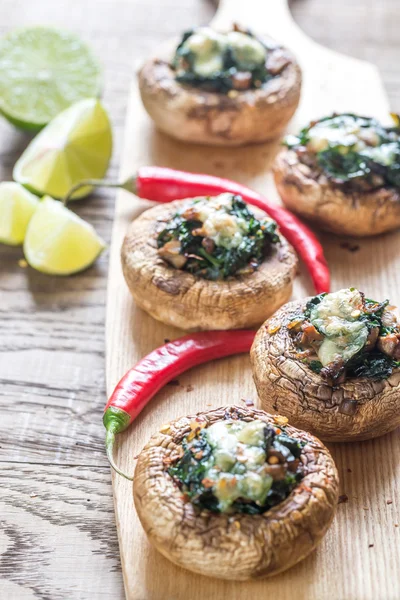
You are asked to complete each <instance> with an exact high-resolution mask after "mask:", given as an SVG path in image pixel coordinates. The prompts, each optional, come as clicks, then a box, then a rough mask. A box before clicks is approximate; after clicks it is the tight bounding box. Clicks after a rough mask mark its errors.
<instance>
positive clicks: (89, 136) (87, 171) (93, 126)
mask: <svg viewBox="0 0 400 600" xmlns="http://www.w3.org/2000/svg"><path fill="white" fill-rule="evenodd" d="M111 151H112V133H111V125H110V121H109V118H108V115H107V113H106V111H105V109H104V108H103V106H102V104H101V103H100V102H99V100H96V99H95V98H88V99H86V100H81V101H80V102H77V103H76V104H73V105H72V106H70V107H69V108H67V109H66V110H65V111H63V112H62V113H60V114H59V115H58V116H57V117H56V118H55V119H53V121H51V123H49V124H48V125H47V126H46V127H45V128H44V129H43V130H42V131H41V132H40V133H39V134H38V135H37V136H36V137H35V138H34V139H33V140H32V141H31V143H30V144H29V146H28V147H27V148H26V150H25V152H24V153H23V154H22V156H21V157H20V159H19V160H18V161H17V162H16V164H15V167H14V171H13V177H14V179H15V181H18V183H21V184H22V185H25V186H26V187H27V188H28V189H30V190H31V191H32V192H34V193H36V194H39V195H40V196H44V195H49V196H52V197H53V198H63V197H64V196H65V195H66V193H67V192H68V190H70V188H71V187H72V186H73V185H75V184H76V183H78V182H79V181H82V179H101V178H102V177H104V175H105V173H106V171H107V167H108V163H109V162H110V157H111ZM90 191H91V188H90V187H84V188H82V189H80V190H79V191H78V192H77V193H76V194H74V196H73V198H83V197H84V196H87V195H88V194H89V193H90Z"/></svg>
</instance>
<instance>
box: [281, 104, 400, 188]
mask: <svg viewBox="0 0 400 600" xmlns="http://www.w3.org/2000/svg"><path fill="white" fill-rule="evenodd" d="M392 117H393V120H394V125H393V126H392V127H384V126H383V125H381V124H380V123H379V121H377V120H376V119H373V118H367V117H360V116H357V115H355V114H351V113H344V114H340V115H336V114H334V115H332V116H329V117H324V118H323V119H320V120H319V121H314V122H312V123H311V124H310V125H308V126H307V127H305V128H304V129H302V130H301V131H300V133H299V135H298V136H293V135H290V136H287V138H286V140H285V142H284V143H285V145H286V146H287V147H288V148H290V149H292V150H294V151H295V152H296V153H297V155H298V158H299V160H300V161H301V162H303V163H305V164H307V165H308V166H310V167H311V168H313V169H314V172H315V174H316V176H318V174H319V173H323V174H324V175H325V176H326V177H327V178H328V179H329V180H330V181H331V182H332V183H334V184H337V185H343V186H345V187H348V188H350V189H360V190H364V191H370V190H374V189H378V188H380V187H392V188H400V118H399V116H398V115H392Z"/></svg>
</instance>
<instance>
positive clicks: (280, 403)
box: [251, 288, 400, 442]
mask: <svg viewBox="0 0 400 600" xmlns="http://www.w3.org/2000/svg"><path fill="white" fill-rule="evenodd" d="M251 361H252V368H253V376H254V381H255V384H256V387H257V391H258V395H259V397H260V399H261V406H262V408H264V409H265V410H269V411H275V412H279V413H280V414H282V415H285V416H286V417H288V418H289V420H290V422H291V423H293V424H294V425H295V426H296V427H301V428H303V429H306V430H307V431H311V432H312V433H314V434H315V435H317V436H318V437H320V438H321V439H323V440H326V441H328V440H329V441H335V442H341V441H343V442H347V441H353V440H367V439H370V438H374V437H377V436H379V435H383V434H385V433H388V432H389V431H392V430H393V429H395V428H396V427H398V426H399V425H400V324H399V321H398V319H397V316H396V314H395V313H394V307H393V306H389V302H388V301H387V300H385V301H384V302H376V301H375V300H371V299H369V298H366V297H365V296H364V294H363V293H362V292H360V291H358V290H356V289H355V288H350V289H344V290H340V291H338V292H333V293H331V294H320V295H319V296H314V297H313V298H310V299H308V300H304V301H301V302H290V303H289V304H286V305H285V306H283V307H282V308H281V309H280V310H278V312H277V313H276V314H275V315H274V316H273V317H272V318H271V319H270V320H268V321H267V322H266V323H264V325H263V326H262V327H261V329H260V330H259V331H258V333H257V335H256V338H255V340H254V343H253V347H252V349H251Z"/></svg>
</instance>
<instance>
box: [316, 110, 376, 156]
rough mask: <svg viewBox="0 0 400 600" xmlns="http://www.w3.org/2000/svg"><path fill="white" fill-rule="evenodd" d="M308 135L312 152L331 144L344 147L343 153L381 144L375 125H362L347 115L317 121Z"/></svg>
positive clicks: (326, 147)
mask: <svg viewBox="0 0 400 600" xmlns="http://www.w3.org/2000/svg"><path fill="white" fill-rule="evenodd" d="M308 135H309V138H310V141H309V143H308V145H307V147H308V149H309V150H311V151H312V152H322V151H323V150H327V149H328V148H329V147H330V146H340V147H342V150H343V153H346V151H348V150H349V149H352V150H355V151H357V152H361V151H362V150H364V149H366V148H368V147H370V146H378V145H379V136H378V134H377V133H376V132H375V130H374V128H373V127H360V125H359V124H358V123H357V121H356V120H354V119H352V118H351V117H345V116H342V117H340V119H338V118H332V119H331V120H329V121H321V122H320V123H317V124H316V125H314V127H311V129H310V130H309V133H308Z"/></svg>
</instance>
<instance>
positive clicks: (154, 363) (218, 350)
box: [103, 329, 256, 480]
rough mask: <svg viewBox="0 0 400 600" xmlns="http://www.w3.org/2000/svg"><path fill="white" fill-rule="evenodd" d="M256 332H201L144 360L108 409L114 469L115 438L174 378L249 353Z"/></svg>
mask: <svg viewBox="0 0 400 600" xmlns="http://www.w3.org/2000/svg"><path fill="white" fill-rule="evenodd" d="M255 334H256V332H255V331H251V330H248V329H238V330H231V331H200V332H198V333H192V334H189V335H185V336H183V337H181V338H178V339H177V340H174V341H173V342H168V343H166V344H164V346H161V347H160V348H157V349H156V350H153V352H150V354H148V355H147V356H145V357H144V358H142V360H141V361H139V362H138V363H137V365H135V366H134V367H133V368H132V369H130V370H129V371H128V372H127V373H126V375H124V376H123V378H122V379H121V381H120V382H119V383H118V384H117V386H116V388H115V390H114V391H113V393H112V394H111V396H110V399H109V401H108V402H107V405H106V407H105V409H104V416H103V423H104V426H105V428H106V451H107V457H108V460H109V462H110V464H111V466H112V468H113V469H114V470H115V471H116V472H117V473H119V474H120V475H122V476H123V477H125V478H126V479H129V480H132V479H133V477H130V476H128V475H125V474H124V473H122V471H120V470H119V469H118V467H117V466H116V465H115V463H114V459H113V448H114V442H115V436H116V434H118V433H121V431H124V430H125V429H126V428H127V427H129V425H130V424H131V423H132V421H133V420H134V419H136V417H137V416H138V414H139V413H140V412H141V411H142V410H143V409H144V407H145V406H146V405H147V404H148V402H149V401H150V400H151V398H152V397H153V396H154V395H155V394H156V393H157V392H158V391H159V390H160V389H161V388H162V387H163V386H164V385H165V384H166V383H168V381H171V379H174V378H175V377H177V376H178V375H181V374H182V373H184V372H185V371H187V370H188V369H191V368H192V367H194V366H196V365H200V364H202V363H205V362H208V361H210V360H215V359H217V358H223V357H224V356H231V355H232V354H242V353H243V352H249V351H250V348H251V345H252V343H253V340H254V336H255Z"/></svg>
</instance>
